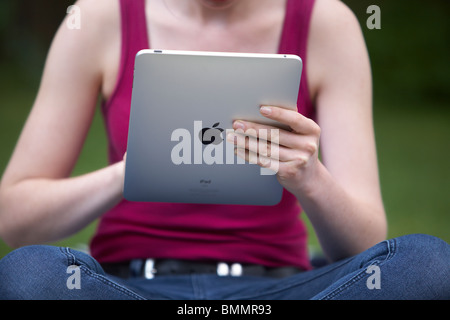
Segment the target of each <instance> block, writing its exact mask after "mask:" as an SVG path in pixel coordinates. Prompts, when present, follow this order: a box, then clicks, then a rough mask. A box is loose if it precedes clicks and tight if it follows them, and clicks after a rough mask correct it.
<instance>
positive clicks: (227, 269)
mask: <svg viewBox="0 0 450 320" xmlns="http://www.w3.org/2000/svg"><path fill="white" fill-rule="evenodd" d="M242 273H243V268H242V264H240V263H233V264H232V265H228V263H226V262H219V263H218V264H217V275H218V276H219V277H226V276H232V277H240V276H242Z"/></svg>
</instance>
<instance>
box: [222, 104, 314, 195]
mask: <svg viewBox="0 0 450 320" xmlns="http://www.w3.org/2000/svg"><path fill="white" fill-rule="evenodd" d="M260 112H261V114H262V115H263V116H264V117H266V118H268V119H271V120H275V121H278V122H280V123H281V124H283V125H286V126H288V127H289V128H290V129H291V130H290V131H288V130H285V129H280V128H277V127H274V126H270V125H264V124H259V123H255V122H249V121H244V120H236V121H234V123H233V129H234V130H235V132H234V133H231V134H229V135H227V140H229V141H230V142H233V143H234V144H235V146H236V154H237V155H238V156H239V157H241V158H244V159H245V160H246V161H248V162H250V163H255V164H258V165H260V166H261V167H263V168H268V169H271V170H273V171H275V172H276V174H277V177H278V180H279V182H280V183H281V184H282V185H283V187H285V188H286V189H288V190H289V191H291V192H293V193H297V192H300V191H301V190H303V189H304V188H306V186H307V185H308V182H311V181H313V179H314V174H315V171H316V168H317V165H318V163H319V160H318V150H319V140H320V127H319V126H318V125H317V124H316V123H315V122H314V121H313V120H311V119H309V118H307V117H305V116H303V115H301V114H300V113H298V112H297V111H293V110H289V109H285V108H281V107H275V106H262V107H261V108H260ZM243 136H245V137H246V138H245V139H243V138H242V137H243Z"/></svg>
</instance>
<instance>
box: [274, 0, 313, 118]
mask: <svg viewBox="0 0 450 320" xmlns="http://www.w3.org/2000/svg"><path fill="white" fill-rule="evenodd" d="M314 2H315V0H287V4H286V16H285V22H284V28H283V33H282V35H281V42H280V47H279V48H280V49H279V53H283V54H296V55H298V56H299V57H301V59H302V61H303V71H302V77H301V83H300V94H299V98H298V103H297V105H298V111H299V112H300V113H302V114H303V115H305V116H307V117H310V118H312V119H314V118H315V110H314V107H313V104H312V101H311V99H310V96H309V90H308V80H307V79H308V77H307V58H308V57H307V46H308V35H309V27H310V22H311V15H312V11H313V7H314Z"/></svg>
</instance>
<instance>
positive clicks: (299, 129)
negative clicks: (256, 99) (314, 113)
mask: <svg viewBox="0 0 450 320" xmlns="http://www.w3.org/2000/svg"><path fill="white" fill-rule="evenodd" d="M260 112H261V114H262V115H263V116H265V117H266V118H269V119H272V120H276V121H278V122H280V123H282V124H284V125H287V126H289V127H290V128H291V129H292V130H293V131H294V132H296V133H300V134H314V135H320V127H319V126H318V125H317V124H316V123H315V122H314V121H313V120H311V119H309V118H307V117H305V116H303V115H302V114H300V113H298V112H297V111H294V110H289V109H284V108H280V107H273V106H262V107H261V108H260Z"/></svg>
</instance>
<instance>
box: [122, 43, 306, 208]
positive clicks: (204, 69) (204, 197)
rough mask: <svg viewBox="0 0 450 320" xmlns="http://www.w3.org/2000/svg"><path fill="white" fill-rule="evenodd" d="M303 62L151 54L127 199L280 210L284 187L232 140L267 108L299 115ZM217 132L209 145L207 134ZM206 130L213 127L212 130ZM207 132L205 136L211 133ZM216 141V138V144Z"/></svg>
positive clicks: (137, 79)
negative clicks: (241, 125)
mask: <svg viewBox="0 0 450 320" xmlns="http://www.w3.org/2000/svg"><path fill="white" fill-rule="evenodd" d="M301 70H302V62H301V60H300V58H299V57H296V56H290V55H287V56H285V55H261V54H257V55H252V54H221V53H207V52H178V51H162V52H161V51H159V50H143V51H141V52H139V53H138V54H137V56H136V62H135V73H134V83H133V93H132V102H131V113H130V125H129V133H128V146H127V161H126V170H125V184H124V196H125V198H126V199H128V200H130V201H145V202H171V203H207V204H241V205H242V204H243V205H274V204H277V203H278V202H279V201H280V200H281V195H282V187H281V185H280V184H279V183H278V181H277V179H276V176H275V175H274V174H273V172H272V174H268V171H267V169H261V167H260V166H258V165H256V164H249V163H242V162H243V161H242V160H241V159H238V158H237V157H236V156H235V155H234V146H233V145H232V144H230V143H228V142H226V141H225V140H224V141H222V142H221V138H223V139H225V135H226V131H227V130H230V129H232V122H233V120H235V119H243V120H252V121H258V122H263V123H268V124H275V123H271V122H269V121H267V119H266V118H264V117H263V116H261V115H260V113H259V108H260V106H261V105H277V106H283V107H286V108H292V109H295V110H296V105H297V96H298V90H299V84H300V75H301ZM203 128H211V130H209V131H207V132H206V135H207V137H206V136H203V140H204V141H205V140H213V138H212V137H213V136H214V141H213V142H212V143H209V144H203V143H202V129H203ZM205 130H206V129H205ZM205 130H203V132H204V131H205ZM209 137H211V139H209Z"/></svg>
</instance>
